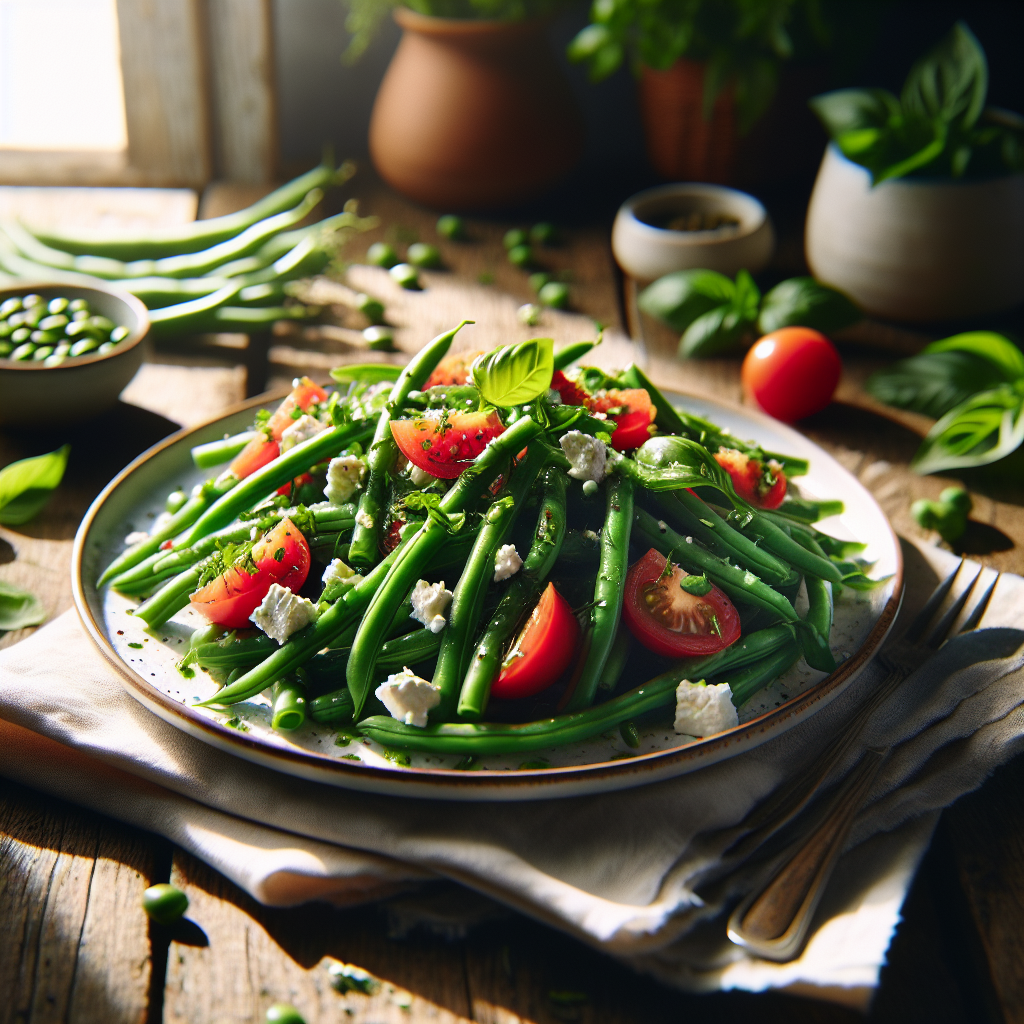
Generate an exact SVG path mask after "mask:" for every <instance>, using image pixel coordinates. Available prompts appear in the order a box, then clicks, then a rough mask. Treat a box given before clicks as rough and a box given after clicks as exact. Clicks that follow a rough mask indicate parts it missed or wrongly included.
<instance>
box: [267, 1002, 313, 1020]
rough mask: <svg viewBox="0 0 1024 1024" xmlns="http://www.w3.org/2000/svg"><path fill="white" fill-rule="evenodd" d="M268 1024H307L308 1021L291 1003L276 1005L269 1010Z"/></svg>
mask: <svg viewBox="0 0 1024 1024" xmlns="http://www.w3.org/2000/svg"><path fill="white" fill-rule="evenodd" d="M267 1024H306V1019H305V1018H304V1017H303V1016H302V1014H301V1013H299V1011H298V1010H296V1009H295V1007H294V1006H292V1004H291V1003H274V1005H273V1006H271V1007H270V1009H268V1010H267Z"/></svg>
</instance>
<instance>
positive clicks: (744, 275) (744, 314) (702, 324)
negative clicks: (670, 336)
mask: <svg viewBox="0 0 1024 1024" xmlns="http://www.w3.org/2000/svg"><path fill="white" fill-rule="evenodd" d="M760 302H761V292H760V291H759V290H758V287H757V285H756V284H754V279H753V278H752V277H751V276H750V274H749V273H748V272H747V271H746V270H741V271H740V272H739V273H738V274H737V275H736V283H735V285H733V293H732V296H731V298H730V299H729V302H728V303H727V304H726V305H724V306H717V307H716V308H715V309H712V310H709V311H708V312H707V313H704V314H703V315H702V316H699V317H697V319H696V320H694V321H693V323H692V324H690V326H689V327H687V328H686V330H685V331H684V332H683V336H682V337H681V338H680V339H679V357H680V358H681V359H693V358H698V357H702V356H713V355H717V354H718V353H720V352H726V351H728V350H729V349H731V348H735V347H736V346H737V345H738V344H739V343H740V341H741V340H742V339H743V337H744V335H746V334H747V333H748V332H749V331H750V330H751V328H752V327H753V325H754V323H755V322H756V320H757V308H758V305H759V304H760Z"/></svg>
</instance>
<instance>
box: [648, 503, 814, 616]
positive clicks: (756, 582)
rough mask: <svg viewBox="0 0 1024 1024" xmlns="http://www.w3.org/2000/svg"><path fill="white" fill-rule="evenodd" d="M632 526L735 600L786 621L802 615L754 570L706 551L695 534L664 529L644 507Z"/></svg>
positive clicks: (649, 542)
mask: <svg viewBox="0 0 1024 1024" xmlns="http://www.w3.org/2000/svg"><path fill="white" fill-rule="evenodd" d="M633 528H634V530H635V531H636V532H637V534H638V536H637V540H638V541H642V542H643V543H645V544H649V545H650V546H651V547H652V548H654V549H655V550H657V551H660V552H661V553H662V554H663V555H667V556H669V557H670V558H671V559H672V560H673V561H674V562H678V563H679V565H681V566H682V567H683V568H684V569H686V571H687V572H695V573H704V574H705V575H706V576H707V577H708V579H709V580H711V582H712V583H714V584H715V585H716V586H718V587H719V588H721V589H722V590H723V591H725V593H726V594H728V595H729V597H731V598H733V600H738V601H745V602H746V603H747V604H753V605H756V606H757V607H758V608H764V609H765V610H766V611H769V612H772V613H773V614H775V615H776V616H778V617H779V618H780V619H782V620H783V621H786V622H796V621H798V620H799V618H800V617H799V616H798V615H797V613H796V612H795V611H794V609H793V606H792V605H791V604H790V603H789V601H787V600H786V599H785V597H783V596H782V594H780V593H779V592H778V591H776V590H773V589H772V588H771V587H770V586H768V584H767V583H765V582H764V581H763V580H761V579H759V578H758V577H757V576H755V575H754V573H752V572H750V571H749V570H747V569H740V568H739V567H738V566H735V565H730V564H729V563H728V562H726V561H724V560H723V559H721V558H719V557H718V556H717V555H713V554H712V553H711V552H710V551H706V550H705V549H704V548H702V547H701V546H700V545H699V544H697V543H695V542H694V541H693V539H692V538H689V539H688V538H684V537H681V536H680V535H679V534H678V533H676V532H675V530H673V529H672V528H671V527H668V528H666V529H665V530H662V529H661V528H660V527H659V526H658V521H657V520H656V519H655V518H654V516H652V515H651V514H650V513H649V512H646V511H645V510H644V509H636V511H635V512H634V513H633Z"/></svg>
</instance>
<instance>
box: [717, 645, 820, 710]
mask: <svg viewBox="0 0 1024 1024" xmlns="http://www.w3.org/2000/svg"><path fill="white" fill-rule="evenodd" d="M799 659H800V645H799V644H798V643H796V642H795V641H794V642H792V643H789V644H786V645H785V646H784V647H782V648H781V649H780V650H778V651H775V652H774V653H772V654H769V655H767V657H765V658H764V659H762V660H761V661H759V662H758V663H757V664H755V665H751V666H750V667H749V668H745V669H741V670H739V671H737V672H734V673H732V674H728V673H726V674H722V675H716V676H714V677H712V678H714V679H716V680H718V681H721V682H727V683H728V684H729V689H730V690H731V691H732V702H733V704H735V705H736V707H738V708H739V707H742V706H743V705H744V704H746V702H747V701H748V700H750V698H751V697H753V696H754V694H755V693H757V691H758V690H761V689H764V687H766V686H767V685H768V684H769V683H770V682H771V681H772V680H773V679H778V677H779V676H781V675H782V674H783V673H784V672H788V671H789V670H790V669H791V668H792V667H793V666H794V665H795V664H796V663H797V661H798V660H799Z"/></svg>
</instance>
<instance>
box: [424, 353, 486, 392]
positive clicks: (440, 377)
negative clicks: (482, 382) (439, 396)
mask: <svg viewBox="0 0 1024 1024" xmlns="http://www.w3.org/2000/svg"><path fill="white" fill-rule="evenodd" d="M481 355H483V352H453V353H452V354H451V355H450V356H445V357H444V359H442V360H441V362H439V363H438V364H437V366H436V367H435V368H434V372H433V373H432V374H431V375H430V376H429V377H428V378H427V381H426V383H425V384H424V385H423V390H424V391H426V389H427V388H436V387H440V386H441V385H449V386H451V385H454V384H465V383H466V382H467V381H468V380H469V368H470V367H471V366H472V365H473V360H475V359H476V357H477V356H481Z"/></svg>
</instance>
